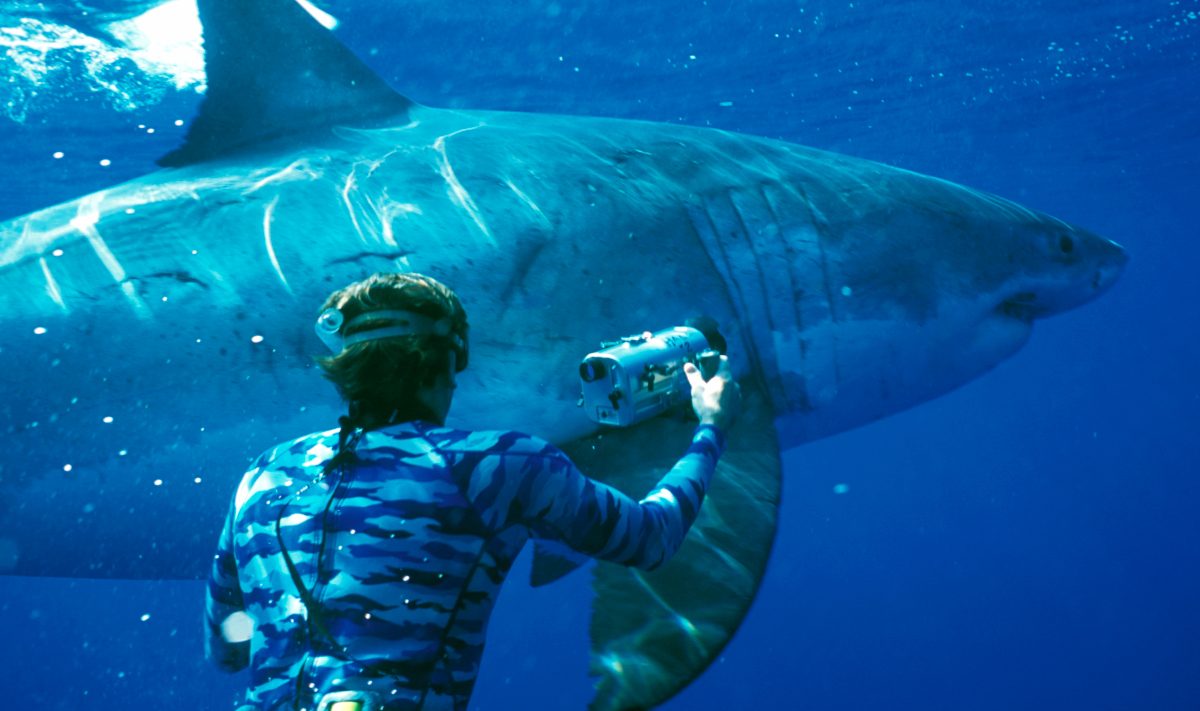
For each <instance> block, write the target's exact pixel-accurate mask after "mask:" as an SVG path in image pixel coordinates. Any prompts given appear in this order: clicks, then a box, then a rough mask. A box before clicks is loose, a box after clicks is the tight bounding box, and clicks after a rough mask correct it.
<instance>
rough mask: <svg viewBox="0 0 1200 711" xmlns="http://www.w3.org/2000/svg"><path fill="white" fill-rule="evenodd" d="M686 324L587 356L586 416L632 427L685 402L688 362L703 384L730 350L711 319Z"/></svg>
mask: <svg viewBox="0 0 1200 711" xmlns="http://www.w3.org/2000/svg"><path fill="white" fill-rule="evenodd" d="M687 324H688V325H686V326H676V327H674V328H668V329H665V330H662V331H657V332H654V333H651V332H650V331H646V332H644V333H640V334H637V335H633V336H626V337H625V338H622V339H620V340H619V341H613V342H610V343H603V344H601V350H598V351H596V352H594V353H589V354H587V355H586V356H584V358H583V362H581V363H580V364H579V380H580V384H581V385H582V387H583V398H582V400H580V404H582V405H583V409H584V412H586V413H587V416H588V417H589V418H591V419H592V420H593V421H595V422H598V423H600V424H602V425H614V426H617V427H628V426H629V425H634V424H637V423H639V422H642V421H643V420H646V419H649V418H651V417H654V416H655V415H658V414H660V413H662V412H665V411H666V410H668V409H670V408H672V407H674V406H676V405H678V404H680V403H683V402H687V401H688V400H689V399H690V398H691V394H692V388H691V385H690V384H689V383H688V379H687V375H686V374H685V373H684V371H683V365H684V363H694V364H695V365H696V367H697V368H699V369H700V372H701V373H702V374H703V375H704V377H705V379H707V378H711V377H712V376H713V375H715V374H716V372H717V368H718V367H719V366H720V358H721V354H722V353H724V351H725V348H726V344H725V338H724V337H723V336H721V334H720V332H719V331H718V330H717V324H716V322H715V321H713V320H712V319H710V318H707V317H701V318H696V319H689V320H688V321H687Z"/></svg>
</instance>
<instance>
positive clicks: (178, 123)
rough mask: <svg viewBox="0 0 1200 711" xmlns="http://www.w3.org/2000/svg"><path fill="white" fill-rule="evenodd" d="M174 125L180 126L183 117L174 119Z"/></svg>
mask: <svg viewBox="0 0 1200 711" xmlns="http://www.w3.org/2000/svg"><path fill="white" fill-rule="evenodd" d="M175 125H176V126H182V125H183V119H175Z"/></svg>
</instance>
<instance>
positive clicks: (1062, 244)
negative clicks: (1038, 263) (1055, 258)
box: [1058, 235, 1075, 254]
mask: <svg viewBox="0 0 1200 711" xmlns="http://www.w3.org/2000/svg"><path fill="white" fill-rule="evenodd" d="M1058 248H1059V250H1061V251H1062V253H1063V254H1070V253H1071V252H1074V251H1075V240H1073V239H1071V237H1070V235H1061V236H1060V237H1059V238H1058Z"/></svg>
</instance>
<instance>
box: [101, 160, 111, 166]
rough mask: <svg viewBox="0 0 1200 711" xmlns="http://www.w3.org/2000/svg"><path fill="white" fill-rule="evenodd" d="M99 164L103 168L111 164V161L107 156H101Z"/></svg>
mask: <svg viewBox="0 0 1200 711" xmlns="http://www.w3.org/2000/svg"><path fill="white" fill-rule="evenodd" d="M100 165H101V166H102V167H104V168H107V167H108V166H110V165H112V161H111V160H109V159H107V158H101V159H100Z"/></svg>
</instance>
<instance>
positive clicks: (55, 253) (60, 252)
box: [50, 249, 63, 257]
mask: <svg viewBox="0 0 1200 711" xmlns="http://www.w3.org/2000/svg"><path fill="white" fill-rule="evenodd" d="M50 254H53V255H54V256H56V257H61V256H63V251H62V250H61V249H56V250H54V251H53V252H51V253H50Z"/></svg>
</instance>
